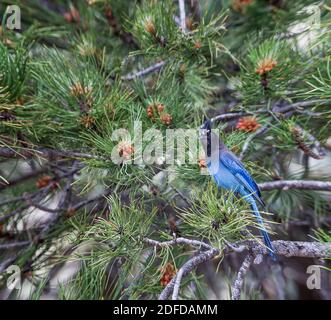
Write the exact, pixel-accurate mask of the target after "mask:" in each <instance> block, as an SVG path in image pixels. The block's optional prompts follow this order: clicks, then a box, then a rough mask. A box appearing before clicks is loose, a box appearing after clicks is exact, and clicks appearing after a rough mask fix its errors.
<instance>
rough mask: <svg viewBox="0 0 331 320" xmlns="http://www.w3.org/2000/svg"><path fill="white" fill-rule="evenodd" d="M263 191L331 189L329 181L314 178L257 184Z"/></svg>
mask: <svg viewBox="0 0 331 320" xmlns="http://www.w3.org/2000/svg"><path fill="white" fill-rule="evenodd" d="M258 186H259V188H260V189H261V190H263V191H270V190H274V189H281V190H289V189H299V190H321V191H331V181H314V180H279V181H271V182H263V183H259V184H258Z"/></svg>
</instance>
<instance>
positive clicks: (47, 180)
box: [36, 176, 52, 189]
mask: <svg viewBox="0 0 331 320" xmlns="http://www.w3.org/2000/svg"><path fill="white" fill-rule="evenodd" d="M51 181H52V178H51V177H50V176H43V177H41V178H40V179H39V180H38V181H37V182H36V186H37V188H38V189H41V188H44V187H47V186H48V185H49V184H50V182H51Z"/></svg>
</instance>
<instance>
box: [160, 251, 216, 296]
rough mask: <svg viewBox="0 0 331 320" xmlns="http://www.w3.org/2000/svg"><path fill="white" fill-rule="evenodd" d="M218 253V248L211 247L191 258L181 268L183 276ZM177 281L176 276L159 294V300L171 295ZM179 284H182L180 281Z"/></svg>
mask: <svg viewBox="0 0 331 320" xmlns="http://www.w3.org/2000/svg"><path fill="white" fill-rule="evenodd" d="M218 253H219V250H218V249H211V250H208V251H205V252H202V253H200V254H198V255H197V256H195V257H193V258H191V259H190V260H188V261H187V262H186V263H185V264H184V265H183V266H182V268H181V269H183V271H181V277H185V276H186V275H188V274H189V273H190V272H192V271H193V270H194V269H195V268H196V267H197V266H198V265H199V264H201V263H203V262H206V261H208V260H211V259H213V258H214V257H215V256H216V255H217V254H218ZM175 283H176V277H174V278H173V279H172V280H171V281H170V282H169V283H168V284H167V286H166V287H165V288H164V290H163V291H162V293H161V294H160V296H159V300H166V299H167V298H168V297H169V296H170V294H171V292H172V291H173V290H174V287H175ZM178 285H180V283H179V284H178Z"/></svg>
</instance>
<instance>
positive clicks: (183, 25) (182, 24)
mask: <svg viewBox="0 0 331 320" xmlns="http://www.w3.org/2000/svg"><path fill="white" fill-rule="evenodd" d="M178 4H179V18H180V28H181V29H182V31H183V32H186V14H185V1H184V0H178Z"/></svg>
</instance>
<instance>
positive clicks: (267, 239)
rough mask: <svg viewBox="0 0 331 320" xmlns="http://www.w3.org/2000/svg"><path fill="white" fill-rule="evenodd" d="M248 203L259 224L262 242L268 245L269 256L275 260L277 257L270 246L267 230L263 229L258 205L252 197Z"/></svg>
mask: <svg viewBox="0 0 331 320" xmlns="http://www.w3.org/2000/svg"><path fill="white" fill-rule="evenodd" d="M250 204H251V207H252V210H253V211H254V214H255V216H256V219H257V222H258V223H259V225H260V226H261V230H260V231H261V234H262V236H263V240H264V244H265V245H266V246H267V247H268V251H269V256H270V257H271V258H272V260H273V261H277V257H276V255H275V254H274V252H275V251H274V248H273V246H272V243H271V240H270V238H269V235H268V233H267V231H266V230H265V227H264V223H263V220H262V217H261V215H260V212H259V209H258V207H257V205H256V202H255V200H253V199H252V200H251V201H250Z"/></svg>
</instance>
